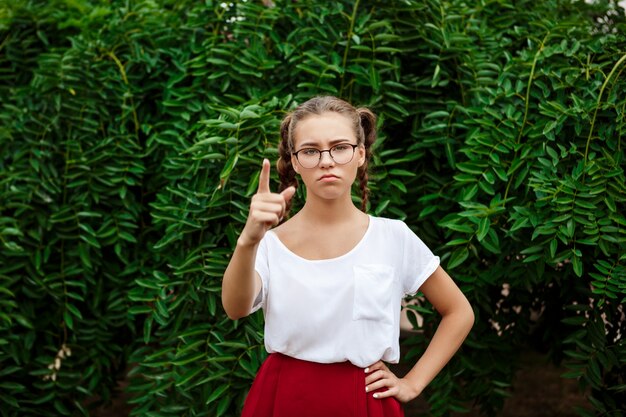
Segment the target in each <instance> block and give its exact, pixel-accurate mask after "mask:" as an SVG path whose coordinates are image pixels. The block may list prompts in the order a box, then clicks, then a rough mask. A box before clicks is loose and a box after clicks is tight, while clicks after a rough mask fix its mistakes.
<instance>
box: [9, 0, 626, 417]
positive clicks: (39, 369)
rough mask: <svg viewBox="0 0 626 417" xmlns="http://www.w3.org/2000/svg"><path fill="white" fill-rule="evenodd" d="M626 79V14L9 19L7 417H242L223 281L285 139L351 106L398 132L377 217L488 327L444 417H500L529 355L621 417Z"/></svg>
mask: <svg viewBox="0 0 626 417" xmlns="http://www.w3.org/2000/svg"><path fill="white" fill-rule="evenodd" d="M625 69H626V18H625V14H624V10H623V9H622V8H620V7H619V6H618V5H617V4H616V2H615V1H597V2H593V3H592V4H587V3H585V2H583V1H561V0H558V1H557V0H546V1H527V0H519V1H496V0H483V1H480V2H465V1H461V0H450V1H435V0H425V1H422V0H420V1H417V0H402V1H393V2H388V1H375V0H356V1H345V0H344V1H336V2H335V1H333V2H305V1H287V0H273V1H270V0H264V1H263V2H260V1H253V0H248V1H244V0H239V1H234V2H232V3H231V2H227V3H222V2H216V1H212V0H205V1H203V2H201V1H197V0H145V1H140V0H123V1H122V0H110V1H100V2H99V1H96V0H91V1H90V0H49V1H45V0H0V103H1V107H0V414H1V415H2V416H31V415H88V414H89V410H88V407H87V406H86V405H85V404H86V403H85V401H86V399H88V398H93V397H94V396H97V397H98V398H100V399H101V401H102V402H107V401H108V400H109V399H110V398H111V395H112V390H113V389H114V387H115V386H116V383H117V381H118V380H120V379H122V378H124V376H125V373H126V370H127V369H130V385H129V387H128V388H127V391H128V393H129V394H130V395H131V396H132V400H131V401H132V403H133V404H134V406H135V408H134V410H133V415H136V416H155V417H156V416H236V415H238V414H237V413H238V410H239V409H240V407H241V404H242V402H243V400H244V398H245V395H246V390H247V389H248V388H249V385H250V382H251V379H252V378H253V376H254V374H255V372H256V369H257V368H258V366H259V364H260V363H261V362H262V360H263V359H264V357H265V352H264V348H263V344H262V329H263V327H262V323H263V322H262V316H261V315H260V313H257V314H255V315H254V316H252V317H249V318H246V319H243V320H240V321H237V322H233V321H230V320H229V319H228V318H227V317H226V316H225V314H224V312H223V310H222V308H221V302H220V291H221V276H222V273H223V270H224V268H225V266H226V264H227V263H228V259H229V255H230V253H231V251H232V248H233V247H234V245H235V242H236V238H237V234H238V233H239V231H240V230H241V227H242V225H243V223H244V221H245V218H246V214H247V209H248V204H249V199H250V197H251V195H252V193H253V192H254V190H255V189H256V186H257V180H258V171H259V167H260V164H261V160H262V158H263V157H268V158H270V159H272V160H275V159H276V157H277V144H278V125H279V122H280V119H281V118H282V117H283V116H284V114H285V112H286V111H288V110H289V109H290V108H292V107H293V106H295V105H297V104H298V103H301V102H302V101H304V100H306V99H308V98H310V97H311V96H313V95H317V94H334V95H338V96H340V97H343V98H345V99H347V100H349V101H351V102H353V103H355V104H357V105H366V106H369V107H371V108H372V109H373V110H374V111H375V112H376V113H377V114H378V115H379V116H380V120H379V121H380V129H381V135H380V137H379V140H378V142H377V143H376V147H375V156H374V163H373V171H372V176H371V177H372V180H371V183H370V185H371V188H372V191H373V193H372V199H371V205H370V212H371V213H373V214H375V215H381V216H387V217H393V218H401V219H404V220H405V221H406V222H407V223H408V224H409V225H411V227H413V228H414V230H416V231H417V233H418V234H420V236H421V237H422V238H423V239H424V240H425V241H426V242H427V244H428V245H429V246H430V247H431V248H432V249H433V250H434V251H435V252H436V253H437V254H438V255H440V256H441V257H442V262H443V265H444V267H445V268H446V269H447V270H448V271H449V272H450V274H451V275H452V276H453V277H454V278H455V279H456V280H457V282H458V283H459V284H460V285H461V287H462V289H463V291H464V292H465V294H466V295H467V296H468V298H469V299H470V302H471V303H472V305H473V307H474V309H475V313H476V325H475V326H474V329H473V331H472V333H471V334H470V336H469V338H468V340H467V342H466V343H465V345H464V346H463V348H462V349H461V351H460V352H459V353H458V354H457V356H456V357H455V358H454V359H453V360H452V362H451V363H450V364H449V365H448V366H447V367H446V368H445V369H444V371H443V372H442V373H441V374H440V375H439V377H438V378H437V379H436V380H435V381H434V382H433V383H432V384H431V386H430V387H429V388H428V389H427V391H426V393H425V394H424V396H425V398H426V400H427V401H428V403H429V406H430V412H431V414H432V415H437V416H440V415H447V414H449V413H450V412H452V411H463V410H466V409H468V408H469V407H472V406H474V407H479V408H480V409H481V410H482V411H483V412H484V414H485V415H496V414H497V412H498V410H499V409H501V407H502V405H503V402H504V400H505V398H506V397H507V395H509V393H510V386H511V381H512V378H513V377H514V375H515V372H516V370H517V369H518V368H519V361H518V358H519V353H520V351H522V350H524V349H527V348H528V347H529V346H530V347H532V348H535V349H540V350H542V351H544V352H548V353H549V355H550V357H551V358H552V359H553V360H554V362H555V363H564V364H565V365H566V366H567V367H568V369H569V371H568V372H567V373H566V374H565V375H563V378H575V379H577V380H578V381H579V382H580V385H581V389H583V390H586V392H588V393H589V400H590V404H591V405H592V408H591V409H589V410H580V413H581V415H583V416H592V415H602V416H618V415H623V414H624V413H626V393H625V392H626V343H625V339H624V337H625V334H626V319H625V317H626V311H624V301H625V300H626V250H625V248H626V217H625V212H626V210H625V209H626V204H625V202H626V180H625V175H624V167H625V162H624V156H625V155H624V154H625V151H624V148H625V146H626V143H625V142H626V136H625V133H626V117H625V115H626V93H625V91H626V74H625ZM274 184H275V185H276V184H277V183H276V182H274ZM301 197H302V195H301V193H300V202H301ZM355 198H357V197H355ZM296 204H298V202H296ZM418 301H419V302H418V304H417V305H416V306H414V307H411V308H414V309H416V310H417V311H418V312H419V313H420V314H422V315H423V316H424V318H425V321H424V324H423V326H422V327H421V330H422V332H420V333H416V334H415V335H414V336H412V337H410V338H409V339H407V340H406V341H405V344H406V348H407V349H408V352H409V354H408V357H407V358H406V360H409V361H411V360H415V359H416V358H417V357H418V356H419V354H420V353H421V352H422V351H423V350H424V348H425V346H426V345H427V343H428V341H429V339H430V337H431V336H432V334H433V331H434V329H435V328H436V325H437V315H436V314H433V310H432V307H431V306H430V305H429V304H427V303H425V302H423V301H420V299H418ZM414 324H416V323H414ZM95 404H96V405H97V404H98V403H95Z"/></svg>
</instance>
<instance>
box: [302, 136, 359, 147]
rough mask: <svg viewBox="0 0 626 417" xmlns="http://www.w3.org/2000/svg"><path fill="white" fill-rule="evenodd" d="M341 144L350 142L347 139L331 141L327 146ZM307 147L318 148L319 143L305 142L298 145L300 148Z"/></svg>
mask: <svg viewBox="0 0 626 417" xmlns="http://www.w3.org/2000/svg"><path fill="white" fill-rule="evenodd" d="M343 142H350V139H347V138H340V139H333V140H331V141H330V142H329V143H328V144H329V145H330V146H331V147H332V146H333V145H336V144H338V143H343ZM307 146H319V142H314V141H308V142H307V141H305V142H303V143H301V144H300V147H301V148H303V147H307Z"/></svg>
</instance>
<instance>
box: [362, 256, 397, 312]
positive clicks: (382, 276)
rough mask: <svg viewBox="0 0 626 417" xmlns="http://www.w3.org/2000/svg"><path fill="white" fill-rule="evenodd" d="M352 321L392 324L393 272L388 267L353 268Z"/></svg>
mask: <svg viewBox="0 0 626 417" xmlns="http://www.w3.org/2000/svg"><path fill="white" fill-rule="evenodd" d="M353 272H354V274H353V275H354V304H353V307H352V319H353V320H374V321H381V322H386V323H390V324H392V323H393V304H392V302H393V294H394V284H395V273H394V272H395V271H394V268H393V267H392V266H390V265H384V264H361V265H355V266H353Z"/></svg>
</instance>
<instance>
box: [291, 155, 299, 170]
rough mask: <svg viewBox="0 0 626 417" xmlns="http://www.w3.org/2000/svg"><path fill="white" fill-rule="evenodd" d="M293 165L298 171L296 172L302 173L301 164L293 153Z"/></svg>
mask: <svg viewBox="0 0 626 417" xmlns="http://www.w3.org/2000/svg"><path fill="white" fill-rule="evenodd" d="M291 166H292V167H293V170H294V171H296V174H300V164H298V160H297V159H296V156H295V155H294V154H291Z"/></svg>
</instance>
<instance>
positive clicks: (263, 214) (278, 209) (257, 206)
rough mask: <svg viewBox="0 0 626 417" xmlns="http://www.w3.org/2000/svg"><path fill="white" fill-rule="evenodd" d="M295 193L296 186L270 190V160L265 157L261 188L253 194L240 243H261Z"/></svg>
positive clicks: (260, 180) (281, 217)
mask: <svg viewBox="0 0 626 417" xmlns="http://www.w3.org/2000/svg"><path fill="white" fill-rule="evenodd" d="M295 193H296V189H295V187H288V188H286V189H284V190H283V191H282V192H281V193H273V192H271V191H270V162H269V161H268V160H267V159H264V160H263V166H262V168H261V174H260V175H259V188H258V189H257V192H256V194H255V195H254V196H252V202H251V203H250V212H249V213H248V220H247V221H246V225H245V226H244V228H243V231H242V232H241V235H240V236H239V240H238V244H240V245H245V246H248V245H256V244H257V243H259V242H260V241H261V239H263V236H265V233H266V232H267V231H268V230H269V229H271V228H272V227H273V226H276V225H278V223H280V221H281V220H282V219H283V216H284V215H285V207H286V205H287V203H288V202H289V200H291V198H292V197H293V195H294V194H295Z"/></svg>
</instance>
